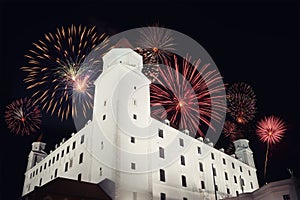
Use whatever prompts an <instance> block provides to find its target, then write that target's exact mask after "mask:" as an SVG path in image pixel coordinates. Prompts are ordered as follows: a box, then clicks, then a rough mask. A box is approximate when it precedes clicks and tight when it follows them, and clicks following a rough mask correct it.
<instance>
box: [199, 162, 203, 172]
mask: <svg viewBox="0 0 300 200" xmlns="http://www.w3.org/2000/svg"><path fill="white" fill-rule="evenodd" d="M199 169H200V172H203V164H202V162H199Z"/></svg>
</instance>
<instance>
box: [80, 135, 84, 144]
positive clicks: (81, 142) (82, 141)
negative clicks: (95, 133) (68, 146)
mask: <svg viewBox="0 0 300 200" xmlns="http://www.w3.org/2000/svg"><path fill="white" fill-rule="evenodd" d="M83 143H84V135H82V136H81V139H80V144H83Z"/></svg>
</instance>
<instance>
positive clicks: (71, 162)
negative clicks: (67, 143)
mask: <svg viewBox="0 0 300 200" xmlns="http://www.w3.org/2000/svg"><path fill="white" fill-rule="evenodd" d="M72 166H73V159H70V167H69V168H71V167H72Z"/></svg>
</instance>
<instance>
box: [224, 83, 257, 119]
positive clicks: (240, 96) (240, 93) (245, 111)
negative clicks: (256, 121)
mask: <svg viewBox="0 0 300 200" xmlns="http://www.w3.org/2000/svg"><path fill="white" fill-rule="evenodd" d="M227 101H228V113H229V115H230V116H232V117H233V118H234V119H235V120H236V122H238V123H240V124H246V123H248V122H249V121H251V120H252V119H253V118H254V114H255V113H256V96H255V94H254V91H253V89H252V87H251V86H250V85H248V84H246V83H243V82H238V83H234V84H233V85H232V86H231V87H229V88H228V94H227Z"/></svg>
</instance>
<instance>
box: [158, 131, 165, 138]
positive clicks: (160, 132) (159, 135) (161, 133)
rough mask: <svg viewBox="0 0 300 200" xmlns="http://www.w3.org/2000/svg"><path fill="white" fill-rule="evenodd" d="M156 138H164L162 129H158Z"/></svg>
mask: <svg viewBox="0 0 300 200" xmlns="http://www.w3.org/2000/svg"><path fill="white" fill-rule="evenodd" d="M158 137H160V138H164V131H163V130H162V129H158Z"/></svg>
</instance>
